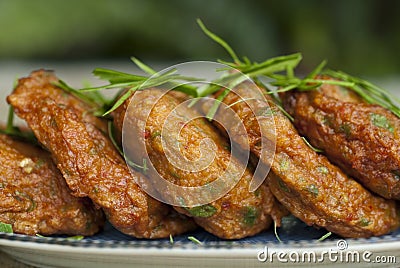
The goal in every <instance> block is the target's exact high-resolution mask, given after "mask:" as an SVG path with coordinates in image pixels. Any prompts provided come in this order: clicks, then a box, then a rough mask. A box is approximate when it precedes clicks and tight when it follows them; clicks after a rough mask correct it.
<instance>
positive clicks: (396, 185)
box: [282, 76, 400, 200]
mask: <svg viewBox="0 0 400 268" xmlns="http://www.w3.org/2000/svg"><path fill="white" fill-rule="evenodd" d="M321 78H322V79H332V78H330V77H327V76H324V77H321ZM282 99H283V103H284V106H285V108H286V109H287V110H288V112H289V113H290V114H291V115H292V116H293V117H294V119H295V120H294V124H295V126H296V127H297V129H298V130H299V132H300V133H301V134H302V135H304V136H306V137H307V138H308V139H309V140H310V143H311V144H312V145H314V146H316V147H317V148H320V149H322V150H323V153H324V154H325V155H326V156H327V157H328V158H329V160H330V161H332V162H333V163H335V164H336V165H338V166H339V167H341V168H342V169H343V170H344V171H345V172H346V173H348V174H349V175H350V176H352V177H354V178H355V179H357V180H358V181H359V182H360V183H362V184H363V185H364V186H365V187H366V188H368V189H370V190H371V191H373V192H375V193H377V194H379V195H381V196H383V197H385V198H388V199H397V200H399V199H400V139H399V137H400V119H399V118H398V117H396V116H395V115H394V114H392V113H391V112H390V111H388V110H386V109H385V108H383V107H381V106H378V105H372V104H368V103H365V102H363V101H362V100H361V98H360V97H359V96H358V95H356V94H355V93H354V92H352V91H350V90H348V89H345V88H341V87H339V86H336V85H327V84H325V85H322V86H320V87H319V89H317V90H312V91H307V92H299V91H292V92H287V93H285V94H282Z"/></svg>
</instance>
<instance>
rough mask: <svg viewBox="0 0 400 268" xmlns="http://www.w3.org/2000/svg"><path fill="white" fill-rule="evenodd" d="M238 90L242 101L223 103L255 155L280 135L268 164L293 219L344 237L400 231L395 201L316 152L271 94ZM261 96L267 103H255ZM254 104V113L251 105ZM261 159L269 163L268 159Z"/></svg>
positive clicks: (234, 97) (231, 98)
mask: <svg viewBox="0 0 400 268" xmlns="http://www.w3.org/2000/svg"><path fill="white" fill-rule="evenodd" d="M235 92H237V93H238V94H239V95H240V97H239V96H238V95H237V94H236V93H234V92H230V93H229V94H228V95H227V96H226V97H225V98H224V100H223V102H224V103H225V104H227V105H231V106H230V107H231V108H232V109H233V110H234V111H235V112H236V113H237V115H238V116H239V117H240V118H241V120H242V122H243V124H244V125H245V127H246V130H247V133H248V135H249V138H248V142H249V144H250V148H251V151H252V152H253V153H254V154H256V155H257V156H258V157H260V156H262V155H263V153H264V152H263V149H262V147H261V146H260V144H261V143H260V141H264V142H266V143H268V142H269V141H271V137H273V135H275V138H276V152H275V157H274V158H273V161H272V162H267V163H266V164H269V165H271V170H272V172H271V173H272V174H270V177H269V186H270V188H271V191H272V193H273V194H274V195H275V197H276V198H277V199H278V200H279V201H280V202H281V203H282V204H283V205H284V206H285V207H286V208H287V209H288V210H289V211H290V212H291V213H292V214H293V215H294V216H296V217H297V218H299V219H301V220H302V221H304V222H305V223H307V224H308V225H312V226H316V227H324V228H326V229H327V230H329V231H331V232H333V233H336V234H339V235H341V236H343V237H370V236H379V235H383V234H387V233H389V232H391V231H393V230H395V229H396V228H398V227H399V224H400V218H399V215H398V213H397V212H398V211H397V208H396V203H395V202H394V201H390V200H385V199H383V198H381V197H378V196H375V195H373V194H372V193H370V192H369V191H368V190H366V189H365V188H364V187H363V186H362V185H361V184H359V183H358V182H356V181H355V180H353V179H352V178H350V177H348V176H347V175H345V174H344V173H343V172H342V171H341V170H340V169H339V168H338V167H336V166H334V165H333V164H331V163H330V162H329V161H328V159H327V158H326V157H325V156H322V155H318V154H317V153H316V152H315V151H313V150H312V149H311V148H310V147H309V146H308V145H307V144H306V143H305V142H304V140H303V139H302V138H301V137H300V136H299V134H298V133H297V131H296V129H295V128H294V126H293V125H292V123H291V122H290V120H289V119H288V118H287V117H286V116H285V115H284V114H283V113H282V112H281V111H280V109H278V108H277V106H276V105H275V104H274V102H273V101H272V98H271V97H270V95H268V94H265V93H264V91H263V90H262V89H260V88H256V87H253V86H249V84H248V83H242V84H241V85H239V86H238V87H237V88H236V90H235ZM262 95H264V97H265V99H266V101H265V102H263V101H254V100H255V99H260V96H262ZM250 102H252V107H253V110H252V109H250V106H249V105H248V103H250ZM267 103H268V104H269V106H268V105H267ZM253 111H254V112H253ZM216 116H217V118H218V120H222V122H228V123H229V122H230V121H231V120H230V118H224V116H225V113H223V112H221V111H219V112H218V113H217V115H216ZM257 119H260V121H258V120H257ZM258 122H260V123H258ZM228 128H231V129H232V130H234V129H235V128H236V126H235V125H231V126H229V125H228ZM274 131H275V133H273V132H274ZM261 133H266V134H265V135H261ZM237 137H240V136H237ZM236 142H238V144H239V145H242V143H243V142H245V140H243V139H240V138H237V139H236ZM261 159H263V161H268V158H263V157H261Z"/></svg>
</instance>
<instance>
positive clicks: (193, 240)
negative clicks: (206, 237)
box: [188, 236, 203, 245]
mask: <svg viewBox="0 0 400 268" xmlns="http://www.w3.org/2000/svg"><path fill="white" fill-rule="evenodd" d="M188 239H189V240H190V241H192V242H193V243H195V244H198V245H203V242H201V241H200V240H199V239H197V238H196V237H194V236H188Z"/></svg>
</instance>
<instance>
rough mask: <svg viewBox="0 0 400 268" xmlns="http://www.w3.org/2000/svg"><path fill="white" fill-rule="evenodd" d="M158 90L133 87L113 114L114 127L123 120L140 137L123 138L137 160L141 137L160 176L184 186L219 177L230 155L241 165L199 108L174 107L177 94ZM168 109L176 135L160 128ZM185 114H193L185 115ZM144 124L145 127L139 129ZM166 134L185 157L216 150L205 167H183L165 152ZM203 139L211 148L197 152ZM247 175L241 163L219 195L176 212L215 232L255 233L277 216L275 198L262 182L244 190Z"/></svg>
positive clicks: (230, 236)
mask: <svg viewBox="0 0 400 268" xmlns="http://www.w3.org/2000/svg"><path fill="white" fill-rule="evenodd" d="M162 95H163V91H161V90H158V89H148V90H144V91H138V92H136V93H135V95H134V98H135V102H134V104H132V103H131V102H132V100H127V101H126V102H125V103H124V104H123V105H122V106H120V107H119V108H118V109H117V110H116V112H115V114H114V122H115V126H116V128H117V129H119V130H120V131H121V130H122V129H123V124H124V129H130V130H133V131H137V132H138V133H136V134H135V135H133V136H137V137H138V139H139V140H140V141H139V142H137V141H133V142H131V143H130V141H131V140H130V139H129V140H126V141H125V142H127V143H128V146H127V147H128V149H129V150H131V151H132V152H134V154H135V157H136V160H137V161H138V160H140V159H141V157H142V156H143V155H142V154H143V152H142V151H141V149H140V147H136V146H138V144H140V143H143V144H144V145H145V147H146V150H147V154H148V156H149V159H150V161H151V162H152V165H154V167H155V168H156V170H157V172H158V173H159V174H160V175H161V177H162V178H164V179H165V180H167V181H170V182H172V183H174V184H176V185H179V186H184V187H195V186H204V185H209V184H210V183H212V182H214V181H215V180H216V179H220V177H222V174H223V173H224V171H225V170H226V169H227V167H228V164H229V161H232V166H234V167H235V169H240V168H241V167H243V164H242V163H240V162H239V161H237V160H236V159H235V158H233V157H232V158H231V154H230V151H229V149H227V146H228V144H227V141H226V140H225V139H224V138H223V137H221V136H220V135H219V132H218V130H216V129H214V128H213V127H212V125H211V124H210V123H209V122H207V121H206V120H205V119H204V118H197V117H198V116H199V114H197V113H196V112H195V111H194V110H192V109H190V108H188V107H187V106H181V109H179V110H175V108H176V107H177V106H178V105H179V103H180V100H178V99H177V98H175V97H174V96H173V95H172V94H166V95H163V96H162ZM161 96H162V97H161ZM131 99H132V98H131ZM153 104H154V106H153ZM129 105H133V106H132V109H129V108H128V107H129ZM174 110H175V111H174ZM171 112H172V114H173V117H174V120H173V121H171V126H172V127H177V128H180V127H181V131H180V132H179V137H178V138H177V140H174V138H173V137H172V136H173V135H172V132H171V131H166V132H165V133H163V127H167V128H168V127H170V126H164V124H165V122H167V121H166V120H167V118H168V116H169V115H170V114H171ZM147 114H148V115H149V117H148V118H147ZM188 118H195V119H193V120H189V121H188ZM124 119H125V120H124ZM166 124H167V125H168V124H169V123H166ZM175 124H176V125H175ZM143 129H144V133H142V132H140V131H143ZM163 135H165V136H163ZM171 139H172V140H174V141H173V142H177V143H179V145H180V147H179V148H180V153H181V154H182V155H183V156H184V157H185V158H186V159H188V161H196V160H197V159H200V158H201V157H202V153H203V154H213V153H215V155H214V159H213V161H211V162H210V163H209V165H207V166H206V167H205V168H203V169H200V170H197V171H193V169H186V168H185V167H184V166H183V165H180V166H176V165H174V164H173V163H172V162H171V159H169V158H168V157H167V149H165V147H163V146H164V145H163V140H164V141H167V140H171ZM207 139H208V140H211V141H212V142H213V144H214V145H215V148H214V149H212V150H211V151H203V152H202V151H201V150H200V149H199V148H200V147H201V143H202V142H203V141H205V140H207ZM129 143H130V144H129ZM233 173H234V172H233ZM251 179H252V174H251V172H250V171H249V169H247V168H246V167H245V166H244V173H243V174H242V175H241V177H240V176H239V177H238V182H237V184H236V185H235V186H234V187H233V188H232V189H231V190H230V191H229V192H228V193H227V194H225V195H224V196H223V197H221V198H219V199H217V200H215V201H213V202H210V203H209V204H206V205H203V206H195V207H180V206H176V207H175V208H176V210H177V211H179V212H180V213H183V214H185V215H187V216H190V217H193V218H194V220H195V222H196V223H197V224H199V225H200V226H201V227H203V228H204V229H205V230H207V231H208V232H210V233H212V234H214V235H216V236H218V237H220V238H224V239H239V238H243V237H246V236H251V235H255V234H257V233H259V232H261V231H263V230H265V229H267V228H268V227H269V226H270V225H271V222H272V221H271V214H272V215H274V217H275V218H278V217H279V212H276V211H275V212H274V210H276V209H277V203H276V200H275V199H274V197H273V196H272V194H271V192H270V190H269V188H268V186H267V185H266V184H263V185H261V187H260V188H259V189H258V190H257V191H255V192H250V191H249V184H250V181H251ZM161 191H162V190H161ZM182 205H184V204H182ZM278 207H279V206H278ZM276 220H277V221H279V219H276Z"/></svg>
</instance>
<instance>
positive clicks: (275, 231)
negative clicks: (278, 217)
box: [274, 221, 282, 243]
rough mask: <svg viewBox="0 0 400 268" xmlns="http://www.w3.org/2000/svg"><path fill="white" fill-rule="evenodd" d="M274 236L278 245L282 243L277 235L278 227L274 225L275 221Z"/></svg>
mask: <svg viewBox="0 0 400 268" xmlns="http://www.w3.org/2000/svg"><path fill="white" fill-rule="evenodd" d="M274 234H275V237H276V239H277V240H278V241H279V243H282V240H281V239H280V237H279V235H278V226H277V224H276V221H274Z"/></svg>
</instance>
